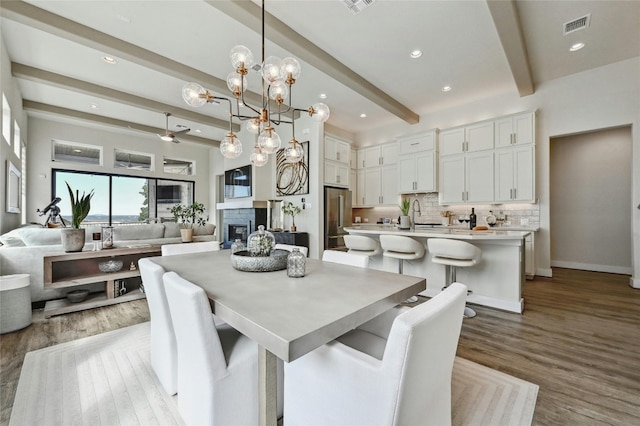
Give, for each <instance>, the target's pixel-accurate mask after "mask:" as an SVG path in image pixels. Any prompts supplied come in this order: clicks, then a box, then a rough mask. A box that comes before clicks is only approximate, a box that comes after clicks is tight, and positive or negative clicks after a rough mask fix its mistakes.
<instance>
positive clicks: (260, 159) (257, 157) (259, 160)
mask: <svg viewBox="0 0 640 426" xmlns="http://www.w3.org/2000/svg"><path fill="white" fill-rule="evenodd" d="M267 161H269V156H268V155H267V154H266V153H265V152H264V151H263V150H262V148H260V146H258V145H256V146H255V147H254V148H253V152H252V153H251V164H253V165H254V166H256V167H262V166H264V165H265V164H267Z"/></svg>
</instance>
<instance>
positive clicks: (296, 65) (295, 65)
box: [280, 56, 301, 84]
mask: <svg viewBox="0 0 640 426" xmlns="http://www.w3.org/2000/svg"><path fill="white" fill-rule="evenodd" d="M300 71H301V67H300V62H298V60H297V59H296V58H292V57H290V56H289V57H287V58H284V59H283V60H282V62H280V78H281V79H282V80H286V79H287V78H288V77H289V74H291V77H293V79H294V80H297V79H298V77H300ZM292 84H293V83H292Z"/></svg>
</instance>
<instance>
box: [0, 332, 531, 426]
mask: <svg viewBox="0 0 640 426" xmlns="http://www.w3.org/2000/svg"><path fill="white" fill-rule="evenodd" d="M537 394H538V386H537V385H535V384H532V383H529V382H526V381H524V380H520V379H518V378H515V377H512V376H509V375H507V374H504V373H501V372H499V371H496V370H493V369H490V368H487V367H484V366H481V365H479V364H476V363H473V362H471V361H468V360H465V359H462V358H456V360H455V364H454V367H453V382H452V411H453V418H452V420H453V422H452V423H453V424H454V425H507V426H515V425H530V424H531V420H532V419H533V411H534V409H535V404H536V397H537ZM117 424H121V425H145V426H150V425H162V426H165V425H182V424H183V422H182V419H181V418H180V414H179V413H178V408H177V397H175V396H174V397H170V396H168V395H166V393H165V392H164V391H163V389H162V387H161V385H160V383H159V382H158V380H157V378H156V377H155V375H154V373H153V370H152V369H151V365H150V362H149V323H148V322H146V323H142V324H137V325H133V326H130V327H126V328H122V329H119V330H115V331H111V332H108V333H103V334H99V335H96V336H91V337H86V338H83V339H79V340H74V341H72V342H68V343H63V344H60V345H56V346H51V347H48V348H44V349H40V350H37V351H34V352H29V353H28V354H27V355H26V357H25V359H24V364H23V366H22V371H21V373H20V380H19V382H18V388H17V390H16V398H15V401H14V404H13V408H12V411H11V420H10V421H9V425H16V426H17V425H55V426H58V425H65V426H66V425H87V426H89V425H90V426H95V425H105V426H111V425H117Z"/></svg>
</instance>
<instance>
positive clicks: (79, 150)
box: [73, 148, 82, 152]
mask: <svg viewBox="0 0 640 426" xmlns="http://www.w3.org/2000/svg"><path fill="white" fill-rule="evenodd" d="M73 152H82V150H81V149H78V148H76V149H74V150H73Z"/></svg>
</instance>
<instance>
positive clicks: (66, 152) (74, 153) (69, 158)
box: [52, 139, 102, 166]
mask: <svg viewBox="0 0 640 426" xmlns="http://www.w3.org/2000/svg"><path fill="white" fill-rule="evenodd" d="M52 142H53V156H52V158H53V161H60V162H64V163H80V164H94V165H97V166H102V147H100V146H95V145H86V144H81V143H76V142H64V141H58V140H55V139H54V140H53V141H52Z"/></svg>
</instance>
